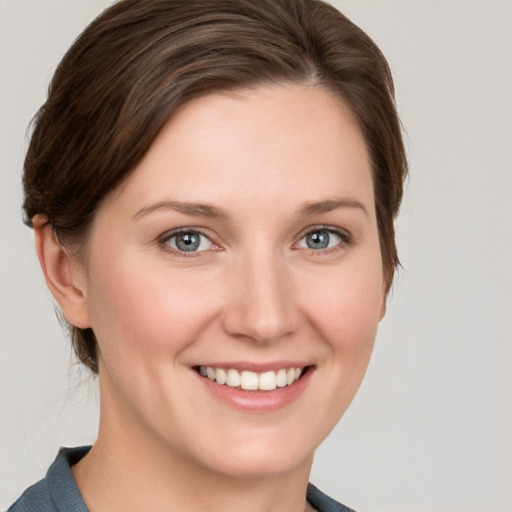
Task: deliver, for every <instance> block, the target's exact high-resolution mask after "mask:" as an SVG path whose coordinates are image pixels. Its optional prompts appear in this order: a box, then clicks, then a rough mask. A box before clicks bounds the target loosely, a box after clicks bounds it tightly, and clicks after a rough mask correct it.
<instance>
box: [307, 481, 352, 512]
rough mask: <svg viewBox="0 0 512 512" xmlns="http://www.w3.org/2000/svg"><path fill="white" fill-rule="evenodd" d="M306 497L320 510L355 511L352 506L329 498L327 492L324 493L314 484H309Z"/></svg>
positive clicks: (332, 511) (329, 511) (320, 511)
mask: <svg viewBox="0 0 512 512" xmlns="http://www.w3.org/2000/svg"><path fill="white" fill-rule="evenodd" d="M306 498H307V500H308V502H309V503H310V504H311V505H312V506H313V507H314V509H315V510H317V511H318V512H355V511H354V510H352V509H351V508H348V507H346V506H345V505H342V504H341V503H339V502H337V501H336V500H333V499H332V498H329V496H327V494H324V493H323V492H322V491H320V490H319V489H317V488H316V487H315V486H314V485H313V484H309V485H308V492H307V495H306Z"/></svg>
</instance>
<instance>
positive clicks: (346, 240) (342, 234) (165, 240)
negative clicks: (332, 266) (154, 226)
mask: <svg viewBox="0 0 512 512" xmlns="http://www.w3.org/2000/svg"><path fill="white" fill-rule="evenodd" d="M315 232H327V233H331V234H334V235H336V236H337V237H339V238H340V240H341V241H340V242H339V243H338V244H336V245H335V246H334V247H327V248H325V249H311V248H309V249H307V248H306V250H307V251H308V253H309V254H311V255H314V256H326V255H329V254H332V253H334V252H337V251H340V250H343V249H345V248H347V247H350V246H351V245H354V243H355V241H354V238H353V236H352V235H351V234H350V233H349V232H348V231H346V230H344V229H340V228H335V227H333V226H324V225H319V226H310V227H308V228H307V229H306V230H304V231H302V233H301V234H300V235H299V237H298V238H297V241H296V242H295V243H294V244H293V247H294V248H296V247H297V245H298V244H299V242H300V241H301V240H302V239H303V238H304V237H306V236H307V235H309V234H312V233H315ZM188 233H194V234H199V235H202V236H204V237H206V238H207V239H208V240H209V241H210V243H211V244H212V245H213V246H214V247H215V248H216V249H213V250H214V251H220V250H222V249H221V248H220V247H219V246H218V245H217V244H216V243H215V242H214V241H213V240H212V239H211V237H210V236H208V235H207V234H206V233H204V231H203V230H202V229H201V228H196V227H190V228H189V227H187V228H179V229H176V230H173V231H170V232H167V233H165V234H163V235H162V236H161V237H160V238H159V241H158V243H159V245H160V246H162V248H163V249H164V250H165V251H168V252H170V253H172V254H173V255H176V256H180V257H184V258H197V257H198V256H200V255H201V253H203V252H208V251H207V250H203V251H190V252H187V251H180V250H176V249H174V248H172V247H170V246H169V241H170V240H171V239H172V238H174V237H176V236H178V235H180V234H188ZM298 249H300V248H297V249H296V250H298ZM302 249H303V248H302Z"/></svg>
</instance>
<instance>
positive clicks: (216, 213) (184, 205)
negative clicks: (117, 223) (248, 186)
mask: <svg viewBox="0 0 512 512" xmlns="http://www.w3.org/2000/svg"><path fill="white" fill-rule="evenodd" d="M339 208H356V209H358V210H361V211H362V212H363V213H364V214H365V215H366V216H368V211H367V210H366V208H365V206H364V205H363V203H361V202H359V201H357V200H356V199H352V198H335V199H326V200H323V201H306V202H305V203H303V204H302V206H301V207H300V208H299V210H298V215H299V217H308V216H311V215H318V214H322V213H329V212H331V211H333V210H337V209H339ZM159 209H168V210H174V211H177V212H179V213H183V214H185V215H188V216H190V217H206V218H210V219H223V220H225V219H228V217H229V216H228V214H227V213H226V212H225V211H224V210H222V209H221V208H218V207H216V206H212V205H209V204H202V203H189V202H181V201H170V200H166V201H158V202H156V203H150V204H148V205H146V206H143V207H142V208H141V209H140V210H139V211H138V212H137V213H136V214H135V215H134V217H133V218H134V219H139V218H140V217H143V216H145V215H148V214H149V213H151V212H154V211H155V210H159Z"/></svg>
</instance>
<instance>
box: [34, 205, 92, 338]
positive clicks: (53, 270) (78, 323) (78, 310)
mask: <svg viewBox="0 0 512 512" xmlns="http://www.w3.org/2000/svg"><path fill="white" fill-rule="evenodd" d="M32 223H33V226H34V235H35V244H36V252H37V256H38V258H39V263H40V264H41V268H42V269H43V274H44V277H45V279H46V284H47V285H48V288H49V289H50V292H51V293H52V295H53V297H54V298H55V300H56V301H57V302H58V303H59V306H60V308H61V309H62V313H63V314H64V317H65V318H66V320H67V321H68V322H69V323H70V324H71V325H74V326H75V327H79V328H81V329H86V328H88V327H91V323H90V320H89V311H88V305H87V300H86V294H85V291H86V288H85V275H84V270H83V268H82V266H81V265H80V264H79V263H78V262H77V261H76V259H75V258H73V256H72V255H71V254H70V253H69V251H67V250H66V249H65V248H63V247H62V246H61V244H60V243H59V240H58V239H57V236H56V234H55V232H54V230H53V229H52V227H51V225H50V223H49V222H48V218H47V217H46V216H45V215H35V216H34V218H33V219H32Z"/></svg>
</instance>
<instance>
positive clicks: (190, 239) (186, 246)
mask: <svg viewBox="0 0 512 512" xmlns="http://www.w3.org/2000/svg"><path fill="white" fill-rule="evenodd" d="M176 247H178V249H179V250H180V251H188V252H190V251H195V250H196V249H197V248H198V247H199V236H198V235H197V234H195V233H184V234H182V235H179V236H178V237H176Z"/></svg>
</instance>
